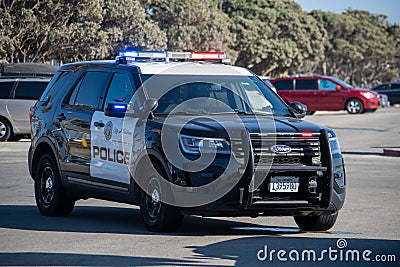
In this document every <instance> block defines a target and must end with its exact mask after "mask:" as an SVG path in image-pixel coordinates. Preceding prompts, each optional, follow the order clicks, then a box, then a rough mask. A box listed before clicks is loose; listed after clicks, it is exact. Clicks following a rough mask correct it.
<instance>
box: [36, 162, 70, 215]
mask: <svg viewBox="0 0 400 267" xmlns="http://www.w3.org/2000/svg"><path fill="white" fill-rule="evenodd" d="M37 166H38V167H37V171H36V174H35V199H36V205H37V207H38V209H39V211H40V213H41V214H42V215H44V216H68V215H69V214H70V213H71V212H72V210H73V208H74V206H75V200H74V199H72V198H69V197H68V194H67V192H66V191H65V189H64V187H63V185H62V183H61V178H60V172H59V170H58V166H57V164H56V162H55V160H54V158H53V157H52V156H51V155H50V154H44V155H42V156H41V157H40V159H39V161H38V165H37Z"/></svg>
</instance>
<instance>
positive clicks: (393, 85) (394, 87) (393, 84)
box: [392, 83, 400, 89]
mask: <svg viewBox="0 0 400 267" xmlns="http://www.w3.org/2000/svg"><path fill="white" fill-rule="evenodd" d="M392 89H400V83H392Z"/></svg>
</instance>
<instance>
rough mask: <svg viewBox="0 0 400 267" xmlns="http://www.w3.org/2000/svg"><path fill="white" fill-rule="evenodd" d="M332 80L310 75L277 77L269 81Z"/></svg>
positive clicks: (331, 77) (322, 76)
mask: <svg viewBox="0 0 400 267" xmlns="http://www.w3.org/2000/svg"><path fill="white" fill-rule="evenodd" d="M320 78H325V79H333V78H334V77H333V76H325V75H312V76H287V77H277V78H271V79H270V80H293V79H320Z"/></svg>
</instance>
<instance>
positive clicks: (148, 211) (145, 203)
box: [140, 166, 183, 232]
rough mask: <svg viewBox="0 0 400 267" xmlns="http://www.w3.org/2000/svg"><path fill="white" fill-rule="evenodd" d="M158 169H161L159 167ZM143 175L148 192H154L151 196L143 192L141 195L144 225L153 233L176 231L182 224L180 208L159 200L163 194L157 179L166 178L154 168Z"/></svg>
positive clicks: (150, 168) (149, 168) (141, 211)
mask: <svg viewBox="0 0 400 267" xmlns="http://www.w3.org/2000/svg"><path fill="white" fill-rule="evenodd" d="M156 168H157V169H160V168H159V167H158V166H156ZM143 173H144V175H145V177H143V178H144V181H148V182H146V183H147V191H148V192H153V194H152V196H150V195H148V194H147V193H146V192H144V191H143V190H142V192H141V195H140V214H141V218H142V221H143V223H144V225H145V226H146V228H147V230H149V231H151V232H173V231H176V230H177V229H178V228H179V227H180V226H181V224H182V221H183V215H182V213H181V211H180V209H179V208H177V207H173V206H170V205H167V204H165V203H162V202H161V201H160V200H159V199H160V194H161V193H162V192H161V190H160V186H159V183H158V182H157V179H164V178H162V177H161V175H160V174H159V173H158V172H157V171H156V170H155V169H154V168H153V167H152V166H149V167H147V168H146V170H145V171H144V172H143ZM160 173H163V172H160Z"/></svg>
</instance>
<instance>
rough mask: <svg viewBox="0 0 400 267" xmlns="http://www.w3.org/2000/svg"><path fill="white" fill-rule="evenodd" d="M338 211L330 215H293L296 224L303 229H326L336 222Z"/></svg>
mask: <svg viewBox="0 0 400 267" xmlns="http://www.w3.org/2000/svg"><path fill="white" fill-rule="evenodd" d="M337 217H338V213H337V212H335V213H333V214H330V215H309V216H294V220H295V222H296V224H297V225H298V226H299V227H300V229H301V230H304V231H327V230H329V229H331V228H332V227H333V226H334V225H335V222H336V219H337Z"/></svg>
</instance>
